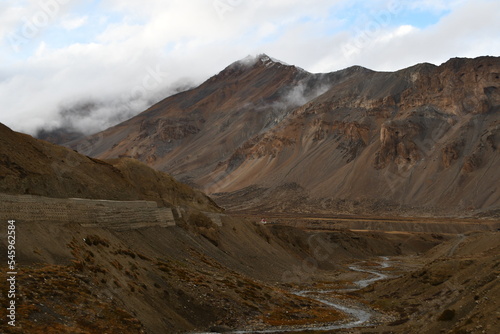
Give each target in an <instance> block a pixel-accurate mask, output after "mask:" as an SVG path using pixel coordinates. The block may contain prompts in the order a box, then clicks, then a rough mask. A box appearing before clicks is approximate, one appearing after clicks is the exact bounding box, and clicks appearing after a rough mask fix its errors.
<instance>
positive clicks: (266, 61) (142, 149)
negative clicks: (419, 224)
mask: <svg viewBox="0 0 500 334" xmlns="http://www.w3.org/2000/svg"><path fill="white" fill-rule="evenodd" d="M499 83H500V58H498V57H480V58H476V59H458V58H457V59H451V60H449V61H448V62H446V63H444V64H442V65H440V66H434V65H431V64H419V65H416V66H413V67H410V68H407V69H403V70H400V71H397V72H375V71H371V70H368V69H365V68H362V67H351V68H348V69H345V70H342V71H338V72H332V73H328V74H311V73H308V72H306V71H304V70H302V69H300V68H297V67H295V66H290V65H285V64H283V63H281V62H279V61H276V60H273V59H272V58H269V57H267V56H265V55H261V56H258V57H256V58H247V59H244V60H241V61H239V62H236V63H234V64H232V65H230V66H229V67H227V68H226V69H224V70H223V71H222V72H220V73H219V74H217V75H216V76H214V77H212V78H210V79H209V80H207V81H206V82H205V83H203V84H202V85H201V86H199V87H197V88H195V89H192V90H190V91H187V92H183V93H180V94H177V95H175V96H172V97H169V98H167V99H165V100H163V101H161V102H160V103H158V104H156V105H154V106H152V107H151V108H150V109H148V110H146V111H145V112H143V113H142V114H140V115H138V116H136V117H134V118H132V119H131V120H129V121H126V122H124V123H122V124H120V125H117V126H115V127H113V128H110V129H108V130H106V131H104V132H102V133H99V134H97V135H94V136H92V137H89V138H87V139H86V140H85V141H78V142H73V143H70V144H69V146H71V147H73V148H76V149H78V150H82V151H83V152H84V153H86V154H88V155H91V156H95V157H100V158H111V157H119V156H129V157H134V158H137V159H139V160H142V161H144V162H145V163H147V164H148V165H150V166H152V167H154V168H156V169H159V170H163V171H168V172H169V173H172V174H173V175H174V176H176V177H178V178H180V179H181V180H183V181H185V182H188V183H190V184H191V185H195V186H197V187H200V188H202V189H204V190H205V191H207V192H209V193H211V194H214V195H215V196H216V200H217V201H218V202H219V203H221V204H222V205H223V206H225V207H226V208H228V209H232V210H249V209H250V210H258V211H263V210H264V211H266V210H269V211H279V210H281V211H290V210H295V211H300V212H308V211H310V212H324V213H328V212H345V213H358V212H370V211H371V212H379V213H391V214H393V213H397V212H405V213H419V214H428V213H431V214H436V213H443V214H447V215H453V214H463V213H466V212H469V213H470V212H477V211H483V213H484V212H491V211H492V210H498V208H499V206H500V195H499V194H500V193H499V192H498V189H497V187H498V173H497V170H498V168H499V167H500V160H499V154H498V152H499V151H498V146H499V142H500V90H499V87H498V86H499Z"/></svg>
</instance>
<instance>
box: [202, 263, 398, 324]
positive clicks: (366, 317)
mask: <svg viewBox="0 0 500 334" xmlns="http://www.w3.org/2000/svg"><path fill="white" fill-rule="evenodd" d="M381 259H382V262H380V266H379V268H388V267H390V264H389V258H387V257H381ZM349 269H351V270H352V271H357V272H362V273H368V274H372V275H374V276H375V277H372V278H367V279H362V280H358V281H355V282H354V284H355V285H356V286H357V288H354V289H342V290H320V291H318V290H303V291H298V292H295V294H296V295H297V296H301V297H308V298H311V299H314V300H317V301H319V302H321V303H323V304H325V305H328V306H330V307H333V308H335V309H337V310H339V311H341V312H343V313H345V314H347V315H350V316H351V317H352V318H354V319H353V320H351V321H349V322H347V323H340V324H332V325H326V326H318V325H313V326H311V327H300V328H272V329H265V330H240V331H233V332H230V333H231V334H252V333H285V332H305V331H328V330H334V329H348V328H354V327H359V326H366V325H369V323H370V319H371V317H372V313H371V312H369V311H367V310H364V309H361V308H354V307H349V306H345V305H342V304H339V303H335V302H332V301H329V300H326V299H324V298H321V297H318V296H317V295H321V294H327V293H332V292H349V291H356V290H359V289H363V288H366V287H367V286H369V285H371V284H373V283H374V282H376V281H380V280H383V279H386V278H387V277H388V275H386V274H383V273H381V272H378V271H375V270H367V269H362V268H359V267H357V266H355V265H351V266H349ZM200 334H203V333H200ZM206 334H208V333H206Z"/></svg>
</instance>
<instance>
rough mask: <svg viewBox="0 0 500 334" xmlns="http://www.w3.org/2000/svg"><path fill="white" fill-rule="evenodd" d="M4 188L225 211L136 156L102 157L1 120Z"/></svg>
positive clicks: (0, 178) (13, 191) (0, 181)
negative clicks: (23, 131)
mask: <svg viewBox="0 0 500 334" xmlns="http://www.w3.org/2000/svg"><path fill="white" fill-rule="evenodd" d="M0 192H4V193H9V194H30V195H39V196H47V197H57V198H88V199H107V200H120V201H130V200H148V201H156V202H157V203H158V204H159V205H160V206H169V207H171V206H177V205H182V206H190V207H196V208H199V209H202V210H205V211H221V209H220V208H219V207H217V205H216V204H215V203H214V202H213V201H212V200H211V199H210V198H209V197H207V196H206V195H205V194H203V193H202V192H200V191H197V190H193V189H192V188H190V187H189V186H187V185H185V184H183V183H180V182H177V181H176V180H174V179H173V178H172V177H171V176H170V175H168V174H165V173H162V172H158V171H155V170H153V169H151V168H150V167H148V166H146V165H144V164H143V163H141V162H139V161H137V160H133V159H114V160H109V161H102V160H98V159H93V158H89V157H86V156H83V155H81V154H78V153H77V152H75V151H73V150H70V149H67V148H64V147H61V146H57V145H53V144H50V143H48V142H45V141H41V140H37V139H34V138H32V137H30V136H28V135H25V134H21V133H16V132H14V131H12V130H10V129H9V128H7V127H6V126H4V125H3V124H0Z"/></svg>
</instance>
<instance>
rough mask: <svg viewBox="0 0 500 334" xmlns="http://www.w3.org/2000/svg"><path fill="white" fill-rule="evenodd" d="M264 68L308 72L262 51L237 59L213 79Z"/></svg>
mask: <svg viewBox="0 0 500 334" xmlns="http://www.w3.org/2000/svg"><path fill="white" fill-rule="evenodd" d="M263 68H266V69H271V68H273V69H289V70H298V71H301V72H306V71H305V70H303V69H301V68H299V67H296V66H293V65H290V64H287V63H285V62H283V61H281V60H278V59H276V58H272V57H270V56H268V55H266V54H264V53H262V54H259V55H256V56H252V55H248V56H246V57H245V58H243V59H240V60H238V61H235V62H234V63H232V64H231V65H229V66H228V67H226V68H225V69H224V70H222V71H221V72H220V73H219V74H217V75H215V76H214V77H212V78H211V79H212V80H215V79H216V78H221V77H227V76H232V77H235V76H237V75H240V74H243V73H245V72H248V71H251V70H255V69H257V70H262V69H263Z"/></svg>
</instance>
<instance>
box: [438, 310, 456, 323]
mask: <svg viewBox="0 0 500 334" xmlns="http://www.w3.org/2000/svg"><path fill="white" fill-rule="evenodd" d="M453 318H455V310H444V311H443V313H441V315H440V316H439V318H438V321H451V320H453Z"/></svg>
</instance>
